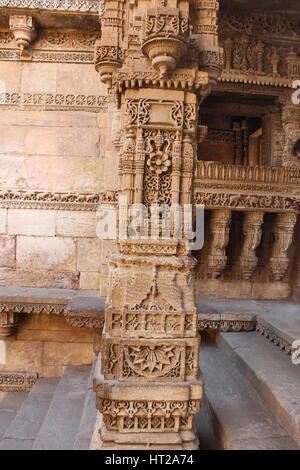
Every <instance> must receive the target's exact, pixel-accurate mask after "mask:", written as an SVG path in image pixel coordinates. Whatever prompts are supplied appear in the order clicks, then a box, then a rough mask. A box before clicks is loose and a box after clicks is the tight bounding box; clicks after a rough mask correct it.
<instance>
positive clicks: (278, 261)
mask: <svg viewBox="0 0 300 470" xmlns="http://www.w3.org/2000/svg"><path fill="white" fill-rule="evenodd" d="M296 222H297V214H295V213H294V214H292V213H291V214H278V215H277V217H276V222H275V227H274V237H275V240H274V243H273V247H272V253H271V258H270V270H271V275H272V277H273V279H274V280H275V281H280V280H281V279H282V278H283V276H284V275H285V274H286V272H287V270H288V267H289V262H290V260H289V257H288V249H289V248H290V246H291V243H292V241H293V235H294V227H295V224H296Z"/></svg>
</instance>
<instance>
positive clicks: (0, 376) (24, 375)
mask: <svg viewBox="0 0 300 470" xmlns="http://www.w3.org/2000/svg"><path fill="white" fill-rule="evenodd" d="M37 377H38V374H37V373H36V372H0V391H1V392H25V391H27V390H30V389H31V388H32V387H33V386H34V384H35V383H36V381H37Z"/></svg>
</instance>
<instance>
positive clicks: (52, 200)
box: [0, 189, 118, 211]
mask: <svg viewBox="0 0 300 470" xmlns="http://www.w3.org/2000/svg"><path fill="white" fill-rule="evenodd" d="M117 202H118V193H117V191H105V192H102V193H82V194H81V193H53V192H49V191H28V190H27V191H25V190H12V189H11V190H10V189H8V190H2V191H0V207H4V208H8V209H52V210H74V211H76V210H79V211H80V210H83V211H88V210H93V211H94V210H97V208H98V207H99V204H108V205H115V204H117Z"/></svg>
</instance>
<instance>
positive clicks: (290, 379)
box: [218, 332, 300, 445]
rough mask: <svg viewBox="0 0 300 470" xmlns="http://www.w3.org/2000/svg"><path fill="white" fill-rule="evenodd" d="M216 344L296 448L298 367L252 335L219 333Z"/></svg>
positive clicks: (299, 430) (299, 391)
mask: <svg viewBox="0 0 300 470" xmlns="http://www.w3.org/2000/svg"><path fill="white" fill-rule="evenodd" d="M218 344H219V347H220V348H221V349H222V350H223V351H224V352H225V353H226V354H227V355H228V357H229V359H230V361H231V362H232V364H234V365H235V366H236V367H237V368H238V370H239V371H240V372H241V374H242V375H243V376H245V377H247V378H248V380H249V382H250V383H251V384H252V386H253V387H254V388H255V390H256V391H257V392H258V394H259V396H260V397H261V399H262V401H263V402H264V404H265V405H266V406H267V407H268V408H269V410H270V411H271V413H272V414H273V415H274V416H275V418H276V419H277V420H278V422H279V423H280V424H281V425H282V426H283V427H284V429H285V430H286V431H287V433H288V434H289V435H290V436H291V437H292V438H293V439H294V440H295V441H296V442H297V443H298V445H300V365H294V364H293V363H292V360H291V357H290V356H287V355H285V354H283V353H282V352H281V351H280V349H279V348H277V347H276V346H275V345H273V344H270V343H269V342H267V341H266V340H265V339H264V338H263V337H262V336H260V335H259V334H258V333H256V332H249V333H221V334H220V335H219V339H218Z"/></svg>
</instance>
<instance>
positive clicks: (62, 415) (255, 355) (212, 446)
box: [0, 332, 300, 450]
mask: <svg viewBox="0 0 300 470" xmlns="http://www.w3.org/2000/svg"><path fill="white" fill-rule="evenodd" d="M203 336H204V338H203V342H202V346H201V352H200V367H201V370H202V372H203V373H204V375H205V381H206V386H205V396H204V399H203V402H202V408H201V411H200V412H199V413H198V415H196V420H195V425H196V430H197V434H198V436H199V439H200V448H201V449H203V450H219V449H232V450H267V449H268V450H269V449H270V450H271V449H278V450H286V449H291V450H296V449H299V447H298V445H299V444H300V375H299V373H298V369H296V367H297V366H294V365H293V364H292V362H291V359H290V357H289V356H287V355H286V354H284V353H283V352H282V351H280V349H279V348H277V347H275V346H274V345H272V344H270V343H269V342H267V341H266V340H265V338H263V337H262V336H260V335H259V334H258V333H257V332H247V333H245V332H243V333H220V334H219V335H218V336H217V341H214V340H213V339H212V338H211V337H210V336H209V335H207V334H205V335H203ZM261 358H263V361H262V360H261ZM93 369H94V367H92V366H68V367H67V368H66V370H65V372H64V374H63V376H62V377H61V378H60V379H57V378H40V379H38V380H37V382H36V384H35V385H34V387H33V388H32V390H31V391H30V392H9V393H7V394H6V395H5V396H4V398H3V399H2V401H1V402H0V450H88V449H89V448H90V446H91V440H92V436H93V431H94V428H95V423H96V418H97V411H96V408H95V394H94V392H93V389H92V377H93Z"/></svg>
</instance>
